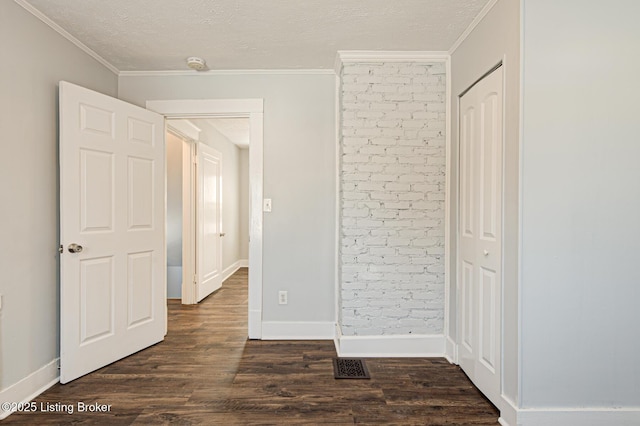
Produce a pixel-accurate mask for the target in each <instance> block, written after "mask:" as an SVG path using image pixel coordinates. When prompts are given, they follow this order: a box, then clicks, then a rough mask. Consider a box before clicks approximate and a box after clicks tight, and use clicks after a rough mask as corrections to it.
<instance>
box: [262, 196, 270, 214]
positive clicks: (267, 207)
mask: <svg viewBox="0 0 640 426" xmlns="http://www.w3.org/2000/svg"><path fill="white" fill-rule="evenodd" d="M263 210H264V211H265V212H270V211H271V198H265V199H264V208H263Z"/></svg>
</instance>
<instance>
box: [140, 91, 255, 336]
mask: <svg viewBox="0 0 640 426" xmlns="http://www.w3.org/2000/svg"><path fill="white" fill-rule="evenodd" d="M146 107H147V109H149V110H152V111H155V112H157V113H160V114H162V115H163V116H164V117H165V119H167V120H174V119H178V120H184V119H188V120H190V121H192V122H193V121H197V120H207V121H210V120H227V121H228V120H232V119H246V120H248V127H249V150H248V151H249V152H248V169H249V173H248V186H249V191H248V198H249V199H248V205H249V206H248V211H249V215H248V216H249V221H248V222H249V224H248V266H249V301H248V302H249V303H248V334H249V338H250V339H260V338H261V337H262V232H263V229H262V223H263V215H262V198H263V100H262V99H226V100H225V99H215V100H213V99H212V100H158V101H147V105H146ZM198 122H199V121H198ZM183 164H184V163H183ZM223 195H224V194H223ZM222 203H224V200H223V201H222ZM222 233H224V231H223V232H222ZM184 235H185V234H183V236H184ZM189 235H192V234H191V233H189ZM225 237H226V235H225ZM183 254H184V253H183Z"/></svg>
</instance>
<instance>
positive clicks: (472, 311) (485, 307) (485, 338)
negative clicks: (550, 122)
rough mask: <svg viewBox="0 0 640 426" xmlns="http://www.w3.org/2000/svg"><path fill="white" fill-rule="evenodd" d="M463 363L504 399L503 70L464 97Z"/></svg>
mask: <svg viewBox="0 0 640 426" xmlns="http://www.w3.org/2000/svg"><path fill="white" fill-rule="evenodd" d="M459 134H460V195H459V196H460V202H459V212H460V216H459V234H458V235H459V237H458V241H459V251H458V254H459V256H458V258H459V261H458V262H459V263H458V282H459V289H460V295H459V301H460V303H459V305H458V306H459V315H458V319H459V334H460V340H459V345H458V351H459V352H458V354H459V362H460V366H461V367H462V369H463V370H464V371H465V372H466V373H467V375H468V376H469V378H470V379H471V380H472V381H473V382H474V383H475V385H476V386H477V387H478V388H479V389H480V390H481V391H482V392H483V393H484V394H485V395H486V396H487V397H488V398H489V399H490V400H491V401H492V402H493V403H494V404H497V403H498V401H499V399H500V389H501V386H500V380H501V379H500V378H501V311H502V305H501V295H502V67H499V68H497V69H496V70H495V71H493V72H492V73H491V74H489V75H487V76H486V77H484V78H483V79H482V80H480V81H479V82H478V83H476V84H475V85H474V86H473V87H472V88H471V89H470V90H469V91H468V92H467V93H465V94H464V95H463V96H462V97H461V98H460V133H459Z"/></svg>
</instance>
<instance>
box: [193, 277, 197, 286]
mask: <svg viewBox="0 0 640 426" xmlns="http://www.w3.org/2000/svg"><path fill="white" fill-rule="evenodd" d="M193 285H198V276H197V275H194V276H193Z"/></svg>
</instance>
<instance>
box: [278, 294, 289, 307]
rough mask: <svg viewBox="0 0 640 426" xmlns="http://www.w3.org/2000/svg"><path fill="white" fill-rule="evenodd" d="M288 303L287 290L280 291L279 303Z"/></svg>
mask: <svg viewBox="0 0 640 426" xmlns="http://www.w3.org/2000/svg"><path fill="white" fill-rule="evenodd" d="M287 303H288V300H287V292H286V291H283V290H281V291H279V292H278V304H280V305H286V304H287Z"/></svg>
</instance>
